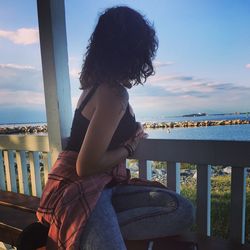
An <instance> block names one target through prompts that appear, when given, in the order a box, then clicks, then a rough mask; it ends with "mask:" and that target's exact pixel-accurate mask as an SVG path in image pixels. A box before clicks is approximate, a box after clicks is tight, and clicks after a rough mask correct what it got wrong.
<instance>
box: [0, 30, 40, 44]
mask: <svg viewBox="0 0 250 250" xmlns="http://www.w3.org/2000/svg"><path fill="white" fill-rule="evenodd" d="M0 37H2V38H5V39H8V40H10V41H11V42H13V43H15V44H22V45H30V44H35V43H38V42H39V32H38V29H37V28H21V29H17V30H15V31H9V30H0Z"/></svg>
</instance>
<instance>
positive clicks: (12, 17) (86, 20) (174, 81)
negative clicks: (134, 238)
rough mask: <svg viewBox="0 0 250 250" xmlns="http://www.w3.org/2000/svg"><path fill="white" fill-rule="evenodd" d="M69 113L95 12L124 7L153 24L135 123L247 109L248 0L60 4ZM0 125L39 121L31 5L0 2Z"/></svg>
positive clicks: (134, 93) (134, 99)
mask: <svg viewBox="0 0 250 250" xmlns="http://www.w3.org/2000/svg"><path fill="white" fill-rule="evenodd" d="M65 2H66V24H67V36H68V54H69V66H70V79H71V92H72V93H71V94H72V103H73V107H72V109H74V107H75V104H76V101H77V98H78V97H79V95H80V90H79V89H78V87H79V82H78V72H79V71H80V69H81V64H82V58H83V54H84V53H85V48H86V46H87V41H88V38H89V36H90V35H91V32H92V30H93V28H94V26H95V24H96V21H97V18H98V13H100V12H101V11H103V10H104V9H105V8H107V7H111V6H114V5H128V6H130V7H132V8H135V9H136V10H139V11H140V12H141V13H143V14H145V15H146V16H147V18H148V19H149V20H150V21H152V22H153V23H154V26H155V29H156V31H157V35H158V38H159V50H158V53H157V57H156V59H155V61H154V64H155V68H156V74H155V76H153V77H150V78H148V81H147V83H146V84H145V86H138V87H135V88H134V89H131V90H130V91H129V92H130V103H131V104H132V106H133V108H134V111H135V113H136V115H137V117H138V118H139V119H142V118H148V119H150V118H154V117H157V116H161V117H162V116H173V115H181V114H187V113H195V112H207V113H221V112H237V111H241V112H246V111H250V31H249V24H250V15H249V13H250V0H241V1H232V0H220V1H218V0H203V1H198V0H189V1H185V0H157V1H151V0H127V1H115V0H96V1H91V0H85V1H83V0H71V1H68V0H66V1H65ZM0 54H1V57H0V105H1V110H0V123H15V122H38V121H45V120H46V116H45V105H44V94H43V83H42V72H41V59H40V47H39V37H38V23H37V13H36V1H34V0H26V1H18V0H12V1H0Z"/></svg>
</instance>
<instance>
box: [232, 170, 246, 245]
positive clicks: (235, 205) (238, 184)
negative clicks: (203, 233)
mask: <svg viewBox="0 0 250 250" xmlns="http://www.w3.org/2000/svg"><path fill="white" fill-rule="evenodd" d="M231 178H232V179H231V210H230V239H231V240H232V241H233V242H236V243H239V244H244V243H245V231H246V178H247V171H246V168H244V167H233V166H232V175H231Z"/></svg>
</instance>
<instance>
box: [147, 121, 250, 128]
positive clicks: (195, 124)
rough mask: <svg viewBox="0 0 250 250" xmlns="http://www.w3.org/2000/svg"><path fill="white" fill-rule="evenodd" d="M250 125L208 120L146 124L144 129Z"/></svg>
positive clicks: (248, 122)
mask: <svg viewBox="0 0 250 250" xmlns="http://www.w3.org/2000/svg"><path fill="white" fill-rule="evenodd" d="M241 124H250V120H240V119H237V120H211V121H210V120H206V121H181V122H145V123H143V124H142V125H143V127H144V128H168V129H169V128H191V127H208V126H225V125H241Z"/></svg>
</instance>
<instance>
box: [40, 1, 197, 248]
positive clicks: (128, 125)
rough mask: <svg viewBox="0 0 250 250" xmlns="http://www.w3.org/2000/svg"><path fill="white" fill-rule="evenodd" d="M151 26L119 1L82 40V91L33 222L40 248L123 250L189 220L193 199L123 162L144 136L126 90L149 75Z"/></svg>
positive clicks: (153, 36)
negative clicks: (137, 174) (135, 175)
mask: <svg viewBox="0 0 250 250" xmlns="http://www.w3.org/2000/svg"><path fill="white" fill-rule="evenodd" d="M157 47H158V41H157V37H156V34H155V30H154V27H153V26H152V25H151V24H150V22H149V21H148V20H147V19H146V18H145V17H144V16H143V15H141V14H140V13H139V12H137V11H135V10H133V9H131V8H129V7H125V6H118V7H113V8H109V9H107V10H105V11H104V12H103V13H102V14H101V15H100V17H99V20H98V23H97V25H96V27H95V29H94V32H93V34H92V35H91V38H90V40H89V45H88V47H87V52H86V54H85V57H84V61H83V66H82V70H81V74H80V83H81V89H82V90H83V92H82V95H81V96H80V98H79V101H78V104H77V108H76V111H75V114H74V118H73V123H72V128H71V135H70V138H69V141H68V144H67V147H66V149H65V150H64V151H63V152H61V153H60V154H59V157H58V159H57V161H56V163H55V164H54V166H53V168H52V170H51V172H50V174H49V179H48V182H47V184H46V186H45V188H44V191H43V195H42V198H41V203H40V207H39V209H38V211H37V217H38V219H39V221H40V222H41V223H43V224H45V225H46V226H49V237H48V242H47V249H86V250H87V249H88V250H95V249H102V250H122V249H126V246H125V243H124V240H142V239H153V238H157V237H164V236H172V235H177V234H179V233H181V232H182V231H184V230H186V229H188V228H189V227H190V226H191V225H192V223H193V220H194V214H193V206H192V204H191V203H190V202H189V201H188V200H186V199H185V198H183V197H181V196H180V195H178V194H176V193H175V192H173V191H170V190H168V189H167V188H165V187H164V186H163V185H161V184H159V183H156V182H150V181H146V180H140V179H134V180H133V179H130V175H129V172H128V170H126V167H125V163H124V161H125V159H126V158H127V157H131V156H133V154H134V152H135V150H136V148H137V146H138V144H139V143H140V141H141V140H142V139H143V138H145V137H146V134H145V133H144V131H143V128H142V126H141V125H140V123H138V122H137V121H136V118H135V115H134V113H133V110H132V107H131V106H130V104H129V94H128V89H130V88H132V87H134V86H136V85H139V84H143V83H144V82H145V81H146V79H147V78H148V77H149V76H150V75H152V74H153V73H154V68H153V64H152V60H153V59H154V57H155V53H156V50H157Z"/></svg>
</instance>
